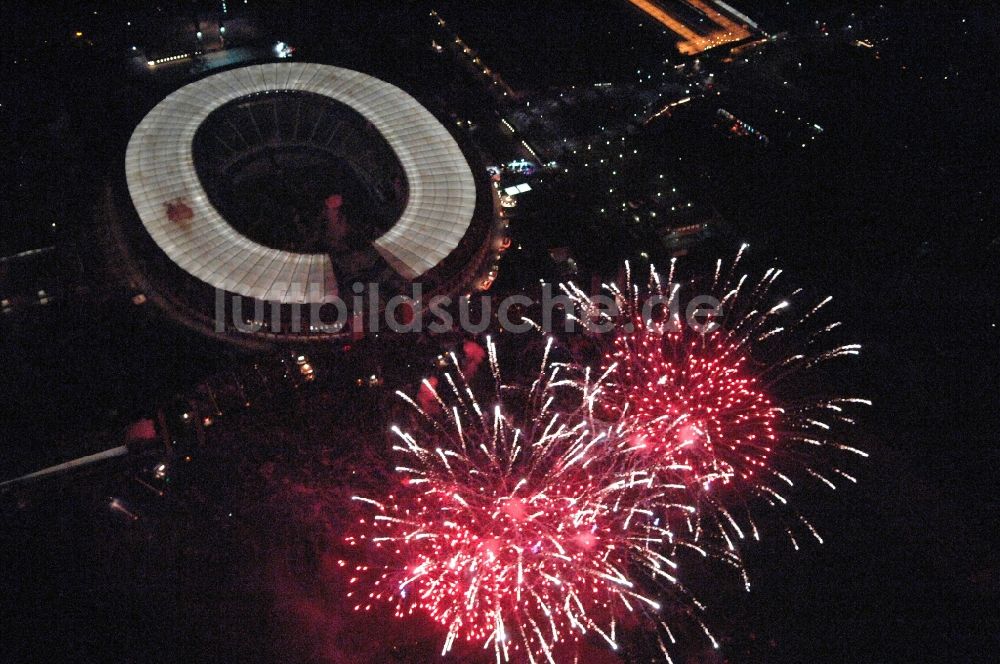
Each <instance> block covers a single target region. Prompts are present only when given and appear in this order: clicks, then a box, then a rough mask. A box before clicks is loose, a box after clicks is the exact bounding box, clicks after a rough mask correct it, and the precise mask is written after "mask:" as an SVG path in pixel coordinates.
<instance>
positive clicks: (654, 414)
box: [561, 245, 870, 553]
mask: <svg viewBox="0 0 1000 664" xmlns="http://www.w3.org/2000/svg"><path fill="white" fill-rule="evenodd" d="M745 250H746V245H744V246H743V247H741V249H740V251H739V253H738V254H737V256H736V259H735V260H734V261H733V262H732V264H730V265H728V266H726V265H724V263H723V261H722V260H719V261H717V262H716V266H715V272H714V277H713V279H712V282H711V287H710V290H709V293H707V294H708V295H711V296H713V297H714V298H715V299H716V300H717V301H718V302H720V303H721V306H720V309H721V312H720V313H721V315H719V316H718V317H717V318H715V319H714V320H712V321H710V322H711V324H710V325H709V324H703V325H702V326H692V325H690V324H685V322H684V321H682V320H681V316H680V313H679V312H680V306H679V302H680V295H681V291H682V289H683V288H685V287H687V288H690V289H694V288H697V285H696V282H691V283H681V282H679V281H677V278H676V274H677V270H676V265H675V261H671V264H670V270H669V274H668V276H667V278H666V280H663V279H662V278H661V277H660V276H659V275H658V274H657V273H656V270H655V268H653V269H652V271H651V275H650V279H649V283H648V285H647V286H646V287H645V288H639V287H638V286H636V285H635V284H633V282H632V273H631V268H630V267H629V266H626V277H625V280H624V283H622V284H617V283H612V284H606V285H604V289H605V290H606V292H607V293H608V294H610V295H611V296H612V297H613V298H614V299H615V302H616V304H617V311H611V312H608V311H607V310H606V309H604V308H600V307H596V306H594V305H593V303H592V301H591V299H590V297H589V296H588V295H587V294H586V293H584V292H583V291H582V290H581V289H580V288H579V287H577V286H575V285H573V284H563V285H562V286H561V290H562V292H563V293H565V294H566V295H568V296H569V297H570V298H571V299H572V300H573V302H574V304H575V305H576V307H577V309H578V311H579V313H578V314H577V319H578V320H581V321H591V322H596V323H598V324H602V325H604V328H605V329H609V328H610V329H611V330H612V332H611V334H605V335H597V336H596V338H597V339H598V343H599V344H600V346H601V348H602V354H603V358H602V362H601V366H600V367H599V369H598V371H599V372H600V373H601V374H603V377H604V380H603V382H602V384H601V387H600V389H601V393H600V394H599V395H597V396H596V397H594V401H595V402H596V403H597V405H596V406H595V408H596V409H597V412H598V416H599V417H603V418H605V419H607V420H609V421H616V422H617V426H618V428H619V429H624V428H630V429H631V430H632V431H633V434H632V435H631V436H627V437H625V438H624V442H623V443H621V450H622V452H623V453H624V454H627V455H628V456H629V457H630V458H631V459H632V460H633V463H634V464H635V465H634V467H635V468H642V469H645V470H647V471H649V472H650V473H651V474H654V475H655V474H658V473H670V474H671V475H673V476H678V471H680V473H679V476H680V477H681V478H682V481H683V483H684V484H685V485H686V486H687V487H688V489H689V492H690V495H691V498H690V500H691V501H692V502H693V503H695V504H697V505H698V511H697V515H696V520H695V523H694V525H693V528H694V530H695V531H696V532H697V533H698V534H699V536H700V535H701V534H702V533H705V534H714V535H716V536H718V537H720V538H721V539H722V541H723V542H724V545H725V547H726V548H727V549H729V550H730V551H732V552H734V553H736V552H737V548H738V547H737V542H738V541H739V540H742V539H745V538H746V537H747V536H748V535H749V536H750V537H752V538H754V539H759V536H760V535H759V530H758V527H757V523H756V521H755V519H754V516H753V514H752V512H751V511H750V509H749V506H750V501H749V499H750V498H756V499H758V500H757V502H763V503H764V504H766V505H770V506H774V507H780V508H784V507H786V506H788V495H787V494H788V492H789V490H790V488H791V487H793V486H795V480H793V479H792V477H791V476H792V475H796V474H797V475H804V476H805V477H806V478H811V479H813V480H815V481H817V482H819V483H820V484H822V485H824V486H826V487H828V488H832V489H835V488H836V487H837V484H836V482H835V480H837V479H840V478H843V479H846V480H848V481H851V482H854V481H855V479H854V478H853V477H852V476H851V475H850V474H848V473H846V472H845V471H843V470H842V469H840V468H838V467H836V466H833V467H832V468H830V469H829V471H826V470H821V468H823V467H826V464H827V463H828V460H827V455H819V456H818V455H817V454H816V452H817V449H818V448H822V449H826V450H833V451H842V452H851V453H855V454H860V455H862V456H866V455H865V453H864V452H862V451H861V450H858V449H856V448H855V447H853V446H850V445H846V444H845V443H844V442H843V441H842V440H841V439H840V435H841V433H840V432H841V431H842V428H843V427H844V426H848V425H851V424H853V422H854V418H853V417H852V416H851V415H850V413H849V410H851V409H853V408H854V407H855V406H858V405H870V402H869V401H867V400H865V399H859V398H853V397H833V398H805V397H802V396H801V391H800V390H801V383H802V378H803V376H805V377H806V378H808V372H810V371H812V370H814V369H815V368H816V367H817V366H818V365H821V364H823V363H826V362H829V361H832V360H835V359H837V358H842V357H847V356H852V355H857V354H858V353H859V352H860V346H859V345H857V344H846V345H841V346H833V347H830V346H823V345H822V341H823V339H824V338H825V335H826V334H827V333H829V332H830V331H831V330H832V329H835V328H836V327H837V326H838V325H839V323H834V324H827V325H825V326H823V324H822V323H820V322H818V321H819V319H820V317H821V316H820V312H821V310H822V309H823V308H824V307H825V306H826V305H827V304H829V302H830V301H831V298H826V299H823V300H822V301H820V302H819V303H817V304H814V305H812V306H808V305H801V304H799V303H798V299H800V296H801V291H800V290H796V291H794V292H793V293H791V294H790V295H789V296H787V297H783V298H782V297H778V295H777V294H776V293H777V283H778V279H779V277H780V276H781V270H778V269H775V268H771V269H769V270H767V272H765V274H764V275H763V277H762V278H761V279H759V280H757V281H753V280H752V279H751V278H750V277H749V276H748V275H747V274H741V273H740V270H739V264H740V261H741V259H742V258H743V256H744V253H745ZM695 294H698V295H701V294H703V293H694V292H692V295H695ZM654 302H658V303H660V305H661V308H660V309H657V308H655V307H651V306H649V305H650V304H651V303H654ZM706 323H707V321H706ZM817 328H818V329H817ZM588 371H590V369H589V368H582V367H577V368H576V375H577V376H578V377H579V376H582V375H583V374H584V373H586V372H588ZM578 380H580V381H581V382H585V381H584V380H583V379H582V378H578ZM806 382H808V380H807V381H806ZM737 514H740V515H741V516H740V517H739V518H738V517H737ZM741 519H745V523H744V522H743V521H741ZM795 519H796V520H797V521H799V522H800V523H802V524H803V525H804V526H805V527H806V528H807V530H808V532H809V533H810V534H811V535H812V536H813V537H815V538H816V539H817V540H818V541H822V539H821V537H820V536H819V534H818V533H817V532H816V530H815V529H814V528H813V526H812V525H811V524H810V523H809V522H808V521H807V520H805V518H804V517H802V516H801V515H799V514H795ZM789 536H790V537H791V539H792V541H793V542H794V541H795V539H794V537H793V536H791V532H790V531H789ZM796 546H797V545H796Z"/></svg>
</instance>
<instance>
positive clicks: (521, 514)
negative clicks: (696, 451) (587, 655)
mask: <svg viewBox="0 0 1000 664" xmlns="http://www.w3.org/2000/svg"><path fill="white" fill-rule="evenodd" d="M489 350H490V359H491V365H492V366H493V368H494V371H496V356H495V347H494V346H492V344H491V345H490V346H489ZM544 366H545V365H544V363H543V367H544ZM456 369H457V363H456ZM459 377H460V378H461V375H460V373H459ZM445 382H446V383H447V384H448V385H449V386H451V388H452V389H451V390H450V392H446V393H444V394H440V393H438V392H437V390H436V389H435V388H434V387H433V386H432V385H431V384H430V383H429V382H428V381H425V382H424V389H425V390H430V392H431V393H432V394H433V396H432V399H433V401H434V402H435V403H436V404H437V407H435V408H434V409H433V410H432V411H431V412H428V411H427V410H426V409H424V408H421V407H420V406H418V405H417V404H416V403H415V402H413V401H412V400H410V399H409V398H407V397H405V396H404V395H401V396H403V398H404V399H405V400H406V401H408V402H409V403H410V404H411V405H413V406H414V407H415V408H416V409H417V412H418V413H419V415H420V417H419V420H420V422H421V423H420V424H419V425H418V427H417V431H418V433H417V434H416V435H412V434H410V433H408V432H404V431H402V430H399V429H395V430H394V431H395V433H396V435H397V437H398V438H399V441H400V443H399V444H397V445H396V446H395V448H394V449H395V450H396V451H397V452H398V453H399V454H401V455H403V456H404V457H405V458H406V459H407V460H406V461H405V463H404V464H402V465H400V466H397V468H396V471H397V472H398V473H399V474H400V475H402V478H401V483H400V487H399V488H398V490H397V491H395V492H394V493H393V494H392V495H390V496H387V497H385V498H383V499H380V500H374V499H372V498H368V497H355V500H358V501H361V502H362V503H364V504H366V505H369V506H371V507H373V508H374V511H375V513H374V515H372V516H366V517H363V518H361V519H360V520H359V521H358V525H359V527H360V531H359V533H358V534H356V535H353V536H351V537H349V538H348V542H349V543H350V544H352V545H354V546H358V547H363V550H364V551H365V556H366V560H370V561H376V562H371V563H365V564H361V565H357V566H356V567H355V572H356V575H355V578H354V579H352V583H354V584H360V586H361V587H360V588H359V589H357V590H352V592H351V595H352V596H353V597H356V598H357V599H358V604H357V606H356V607H355V608H356V609H358V610H364V609H368V608H370V607H371V606H372V604H373V603H377V602H382V603H389V604H390V605H392V606H393V607H394V609H395V613H396V615H397V616H398V617H404V616H407V615H410V614H412V613H414V612H422V613H425V614H427V615H429V616H430V617H431V618H432V619H433V620H435V621H436V622H438V623H439V624H441V625H442V626H443V627H445V628H446V630H447V636H446V638H445V643H444V647H443V650H442V652H443V653H447V652H448V651H449V650H451V648H452V647H453V645H454V643H455V641H456V640H458V639H461V640H465V641H470V642H477V643H480V644H482V646H483V647H491V648H492V649H493V650H494V651H495V653H496V658H497V660H498V661H499V660H501V659H502V660H504V661H506V660H508V659H509V658H511V657H512V656H513V654H512V653H520V655H521V656H522V657H526V658H527V659H529V660H530V661H536V658H537V659H540V660H545V661H554V657H555V654H554V653H556V652H557V650H559V649H560V648H566V647H572V646H573V644H574V643H579V642H581V641H582V640H584V639H586V638H590V637H589V636H588V635H592V636H593V637H594V638H598V637H599V638H600V639H603V640H604V641H605V642H606V643H607V644H608V645H609V646H610V647H611V648H612V649H617V647H618V644H617V641H616V638H617V637H616V629H618V627H619V626H620V625H621V624H622V621H623V620H627V621H628V622H629V623H630V624H634V623H636V621H646V622H648V623H649V624H651V625H652V626H653V627H654V629H656V630H658V629H660V628H663V629H664V630H666V629H667V628H666V625H665V624H664V623H663V622H662V620H661V619H659V618H657V617H656V616H655V612H656V611H657V610H658V609H659V608H660V604H659V601H658V600H656V599H653V598H652V597H651V596H649V595H647V594H646V592H645V591H644V590H643V589H642V585H645V586H649V585H650V584H649V583H648V582H645V581H644V582H643V584H640V583H639V582H638V581H636V580H635V578H634V577H633V573H634V572H636V571H639V570H641V571H642V572H643V575H642V576H643V578H644V579H645V578H653V579H656V580H657V582H658V583H659V584H660V586H663V585H666V584H676V578H675V576H674V574H675V572H674V569H675V568H676V566H677V564H676V562H674V561H673V560H672V559H671V558H670V557H669V555H670V553H669V552H670V551H671V548H672V547H675V546H678V543H677V540H678V539H679V538H678V537H677V536H676V535H675V533H673V532H671V531H670V530H668V529H667V528H666V527H661V526H659V525H657V523H656V522H655V516H654V511H653V510H652V509H650V508H649V507H648V505H647V504H649V503H654V504H656V505H657V507H658V508H659V507H662V505H664V504H671V505H672V508H671V509H674V510H678V511H688V510H691V509H693V508H691V507H689V506H686V505H683V504H682V499H683V494H682V492H681V490H680V488H679V487H676V486H669V487H668V486H665V485H661V484H658V483H656V482H655V481H654V478H653V477H652V476H651V475H649V474H648V473H641V472H634V471H630V472H627V473H622V472H619V471H618V470H616V468H615V466H616V464H618V465H620V462H621V461H622V458H621V457H620V456H619V455H616V454H614V453H613V452H612V451H610V450H609V445H610V441H609V439H610V436H609V433H610V432H609V430H608V428H607V427H606V426H604V428H601V427H596V426H595V425H594V421H593V420H591V419H590V418H588V417H586V416H585V415H584V414H583V413H582V411H577V412H566V411H560V410H555V409H554V408H553V403H554V401H555V400H556V399H555V397H554V396H553V393H552V391H551V389H550V386H551V384H552V382H553V381H552V380H551V377H550V376H546V375H544V372H543V374H540V375H539V377H538V380H536V381H534V383H533V387H532V388H531V389H530V390H529V393H528V394H527V396H526V398H523V399H520V400H519V401H520V402H519V405H518V406H515V407H511V408H510V412H508V410H507V408H506V406H505V403H504V402H505V401H507V400H508V398H509V397H505V396H501V395H502V394H505V393H509V391H508V390H507V389H505V388H501V387H498V389H497V390H496V392H495V393H494V395H493V396H494V397H495V398H497V400H498V402H497V404H496V405H495V406H493V407H491V408H485V409H484V408H483V407H481V406H480V403H479V401H478V400H477V398H476V397H475V396H474V393H473V390H472V389H471V388H470V387H469V386H468V385H466V384H465V383H464V381H461V380H459V381H454V380H453V379H452V378H451V376H450V375H449V374H446V375H445ZM498 385H499V384H498ZM653 585H655V584H653ZM678 591H679V594H682V593H683V590H682V589H680V588H679V587H678ZM699 624H700V621H699ZM706 632H707V630H706Z"/></svg>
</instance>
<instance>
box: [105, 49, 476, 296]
mask: <svg viewBox="0 0 1000 664" xmlns="http://www.w3.org/2000/svg"><path fill="white" fill-rule="evenodd" d="M281 91H304V92H311V93H313V94H317V95H322V96H325V97H329V98H331V99H334V100H335V101H338V102H340V103H342V104H345V105H347V106H349V107H351V108H352V109H354V110H355V111H357V112H358V113H359V114H360V115H361V116H363V117H364V118H365V119H366V120H367V121H369V122H371V123H372V125H373V126H374V127H375V128H376V129H377V130H378V132H379V133H380V134H381V135H382V137H383V138H384V139H385V141H386V142H387V143H388V144H389V146H390V147H391V148H392V150H393V152H395V154H396V158H397V159H399V163H400V164H401V165H402V167H403V171H404V173H405V174H406V179H407V182H408V184H409V198H408V201H407V204H406V207H405V209H404V210H403V212H402V214H401V215H400V217H399V219H398V220H397V221H396V223H395V224H394V225H393V226H392V227H391V228H389V230H387V231H386V232H385V233H384V234H383V235H382V236H381V237H379V238H377V239H376V240H375V241H374V243H373V245H374V247H375V249H376V250H377V251H378V252H379V253H380V254H381V255H382V257H383V258H384V259H385V260H386V262H387V263H389V265H390V266H392V268H393V269H394V270H395V271H396V272H398V273H399V274H400V275H401V276H402V277H404V278H406V279H411V280H412V279H416V278H418V277H420V276H421V275H423V274H424V273H426V272H427V271H429V270H430V269H432V268H433V267H435V266H436V265H437V264H438V263H440V262H441V261H442V260H444V259H445V258H446V257H447V256H448V255H449V254H451V252H452V251H454V249H455V248H456V247H457V246H458V245H459V243H460V242H461V240H462V238H463V237H464V235H465V233H466V231H467V230H468V228H469V224H470V223H471V221H472V217H473V213H474V211H475V206H476V183H475V180H474V178H473V175H472V171H471V169H470V168H469V164H468V162H467V161H466V160H465V157H464V156H463V154H462V151H461V149H460V148H459V146H458V144H457V143H456V142H455V139H454V138H453V137H452V136H451V134H449V133H448V130H447V129H445V128H444V126H442V125H441V123H440V122H438V121H437V119H436V118H434V116H433V115H431V113H430V112H429V111H427V109H425V108H424V107H423V106H421V105H420V103H419V102H417V101H416V100H415V99H414V98H413V97H411V96H410V95H408V94H407V93H405V92H403V91H402V90H400V89H399V88H397V87H396V86H394V85H391V84H389V83H386V82H385V81H382V80H379V79H377V78H374V77H372V76H368V75H366V74H362V73H360V72H356V71H352V70H350V69H343V68H340V67H333V66H330V65H317V64H309V63H271V64H264V65H254V66H249V67H242V68H239V69H231V70H228V71H224V72H221V73H218V74H214V75H212V76H208V77H206V78H203V79H201V80H199V81H196V82H194V83H190V84H188V85H186V86H184V87H182V88H180V89H179V90H176V91H175V92H173V93H171V94H170V95H169V96H168V97H167V98H166V99H164V100H163V101H161V102H160V103H159V104H157V105H156V106H155V107H154V108H153V110H151V111H150V112H149V113H148V114H147V115H146V117H145V118H143V120H142V122H140V123H139V126H138V127H136V129H135V131H134V132H133V133H132V137H131V139H130V140H129V143H128V149H127V151H126V156H125V174H126V179H127V182H128V190H129V195H130V196H131V198H132V203H133V205H134V206H135V209H136V212H137V213H138V215H139V218H140V219H141V220H142V223H143V225H144V226H145V228H146V230H147V231H148V233H149V234H150V236H151V237H152V238H153V240H154V242H156V244H157V245H158V246H159V248H160V249H161V250H162V251H163V252H164V253H166V255H167V256H168V257H169V258H170V260H172V261H173V262H174V263H176V264H177V265H178V266H179V267H180V268H181V269H183V270H184V271H185V272H187V273H188V274H190V275H192V276H194V277H196V278H198V279H200V280H201V281H203V282H205V283H207V284H208V285H210V286H214V287H216V288H220V289H223V290H226V291H228V292H231V293H236V294H238V295H243V296H247V297H253V298H257V299H259V300H269V301H276V302H281V303H286V304H287V303H312V302H322V301H323V298H324V297H329V296H330V295H335V294H337V292H338V289H337V280H336V276H335V274H334V270H333V265H332V263H331V261H330V258H329V256H327V255H326V254H301V253H293V252H288V251H280V250H277V249H272V248H269V247H265V246H263V245H260V244H258V243H256V242H253V241H251V240H250V239H248V238H246V237H245V236H243V235H241V234H240V233H238V232H237V231H236V230H235V229H234V228H233V227H232V226H231V225H230V224H229V223H227V222H226V220H225V219H224V218H223V217H222V215H221V214H220V213H219V211H218V210H216V209H215V207H213V206H212V204H211V203H210V202H209V199H208V195H207V194H206V192H205V190H204V188H203V187H202V184H201V181H200V180H199V178H198V175H197V173H196V171H195V165H194V156H193V154H192V148H193V139H194V135H195V132H196V131H197V130H198V128H199V127H200V126H201V124H202V123H203V122H204V121H205V119H206V118H207V117H208V116H209V114H211V113H212V111H214V110H216V109H217V108H219V107H221V106H223V105H225V104H227V103H228V102H231V101H233V100H237V99H240V98H244V97H248V96H251V95H255V94H266V93H270V92H281Z"/></svg>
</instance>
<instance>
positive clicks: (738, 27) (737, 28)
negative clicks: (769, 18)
mask: <svg viewBox="0 0 1000 664" xmlns="http://www.w3.org/2000/svg"><path fill="white" fill-rule="evenodd" d="M686 1H687V3H688V4H689V5H691V6H692V7H693V8H695V9H696V10H698V11H700V12H701V13H703V14H704V15H705V16H706V17H708V18H709V19H711V21H712V22H713V23H715V25H716V26H717V27H718V28H719V29H718V30H716V31H714V32H712V33H711V34H708V35H699V34H698V33H696V32H695V31H694V30H692V29H691V28H690V27H688V26H687V25H686V24H685V23H684V22H683V21H681V20H679V19H677V18H675V17H674V16H673V15H672V14H671V13H670V12H668V11H667V10H665V9H664V8H663V7H661V6H660V5H659V4H658V3H656V2H653V1H651V0H629V2H631V3H632V4H633V5H635V6H636V7H638V8H639V9H641V10H642V11H644V12H645V13H646V14H648V15H649V16H651V17H653V18H654V19H656V20H657V21H659V22H660V23H662V24H663V25H664V26H666V27H667V28H668V29H669V30H670V31H671V32H673V33H674V34H676V35H677V36H678V37H680V38H681V41H679V42H678V43H677V50H678V51H680V52H681V53H683V54H684V55H695V54H698V53H701V52H702V51H706V50H708V49H710V48H713V47H715V46H720V45H722V44H728V43H729V42H734V41H739V40H741V39H746V38H747V37H750V36H751V35H752V34H753V33H752V32H751V31H750V29H749V28H747V27H746V26H745V25H743V24H741V23H737V22H736V21H734V20H733V19H731V18H729V17H728V16H726V15H724V14H723V13H721V12H720V11H718V10H717V9H715V7H713V6H712V5H711V1H710V0H709V1H708V2H706V1H704V0H686Z"/></svg>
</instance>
